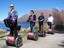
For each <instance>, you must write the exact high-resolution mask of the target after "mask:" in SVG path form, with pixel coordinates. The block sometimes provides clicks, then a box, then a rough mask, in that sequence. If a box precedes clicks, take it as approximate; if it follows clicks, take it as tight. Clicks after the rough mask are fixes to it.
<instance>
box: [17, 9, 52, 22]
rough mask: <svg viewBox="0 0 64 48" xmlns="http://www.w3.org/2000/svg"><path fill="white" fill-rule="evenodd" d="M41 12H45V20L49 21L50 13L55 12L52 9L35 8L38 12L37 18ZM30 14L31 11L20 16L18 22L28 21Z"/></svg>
mask: <svg viewBox="0 0 64 48" xmlns="http://www.w3.org/2000/svg"><path fill="white" fill-rule="evenodd" d="M41 12H43V13H44V16H45V22H46V21H47V17H48V15H49V14H53V11H52V10H35V14H36V16H37V18H38V17H39V15H40V13H41ZM29 15H30V13H28V14H25V15H23V16H22V17H20V18H19V20H18V22H19V23H22V22H26V21H27V20H28V17H29Z"/></svg>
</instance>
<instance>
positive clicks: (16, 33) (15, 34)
mask: <svg viewBox="0 0 64 48" xmlns="http://www.w3.org/2000/svg"><path fill="white" fill-rule="evenodd" d="M17 36H18V32H17V29H16V28H15V30H14V37H15V39H16V38H17Z"/></svg>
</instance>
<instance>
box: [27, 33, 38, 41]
mask: <svg viewBox="0 0 64 48" xmlns="http://www.w3.org/2000/svg"><path fill="white" fill-rule="evenodd" d="M27 39H33V40H34V41H37V40H38V32H29V33H28V34H27Z"/></svg>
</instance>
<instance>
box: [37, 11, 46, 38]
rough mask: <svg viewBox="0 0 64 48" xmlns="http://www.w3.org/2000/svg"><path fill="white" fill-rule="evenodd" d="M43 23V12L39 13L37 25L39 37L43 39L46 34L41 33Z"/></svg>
mask: <svg viewBox="0 0 64 48" xmlns="http://www.w3.org/2000/svg"><path fill="white" fill-rule="evenodd" d="M43 21H44V15H43V12H41V14H40V16H39V17H38V23H39V31H38V34H39V36H42V37H45V36H46V33H45V32H44V31H43Z"/></svg>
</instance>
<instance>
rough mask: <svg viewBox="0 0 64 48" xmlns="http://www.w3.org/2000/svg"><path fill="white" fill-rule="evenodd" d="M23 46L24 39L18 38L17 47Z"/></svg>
mask: <svg viewBox="0 0 64 48" xmlns="http://www.w3.org/2000/svg"><path fill="white" fill-rule="evenodd" d="M22 45H23V40H22V37H20V36H18V37H17V38H16V40H15V46H16V47H17V48H19V47H21V46H22Z"/></svg>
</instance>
